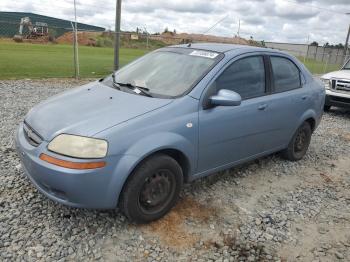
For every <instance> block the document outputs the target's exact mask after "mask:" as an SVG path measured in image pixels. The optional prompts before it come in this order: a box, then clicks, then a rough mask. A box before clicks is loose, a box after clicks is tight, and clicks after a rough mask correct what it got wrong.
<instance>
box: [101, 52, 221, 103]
mask: <svg viewBox="0 0 350 262" xmlns="http://www.w3.org/2000/svg"><path fill="white" fill-rule="evenodd" d="M219 57H220V56H219V54H218V53H215V52H208V51H200V50H193V49H189V48H187V49H185V48H168V49H166V50H161V51H156V52H152V53H150V54H148V55H145V56H144V57H142V58H140V59H138V60H136V61H135V62H133V63H131V64H129V65H127V66H125V67H124V68H122V69H121V70H120V71H117V72H116V74H115V82H116V83H123V84H129V85H132V86H135V87H142V88H145V89H147V90H148V91H149V93H151V94H153V95H160V96H167V97H176V96H180V95H182V94H184V93H185V92H186V91H187V90H189V89H190V88H192V87H193V85H194V84H196V83H197V81H198V80H199V79H201V77H203V75H204V74H205V73H207V72H208V71H209V70H210V69H211V67H212V66H213V65H214V64H215V63H217V61H218V60H219ZM106 82H109V85H110V84H111V80H109V81H106ZM106 84H107V83H106Z"/></svg>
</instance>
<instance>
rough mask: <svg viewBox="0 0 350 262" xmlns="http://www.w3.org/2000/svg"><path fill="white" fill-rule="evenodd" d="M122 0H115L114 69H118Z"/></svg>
mask: <svg viewBox="0 0 350 262" xmlns="http://www.w3.org/2000/svg"><path fill="white" fill-rule="evenodd" d="M121 10H122V0H117V3H116V13H115V40H114V71H117V70H118V69H119V45H120V15H121Z"/></svg>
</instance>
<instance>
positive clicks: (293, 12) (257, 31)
mask: <svg viewBox="0 0 350 262" xmlns="http://www.w3.org/2000/svg"><path fill="white" fill-rule="evenodd" d="M76 2H77V16H78V22H82V23H88V24H93V25H98V26H103V27H105V28H106V29H114V21H115V2H116V0H76ZM0 11H21V12H33V13H38V14H42V15H47V16H53V17H57V18H62V19H68V20H72V19H73V18H74V8H73V0H60V1H49V0H35V1H33V0H21V1H13V0H0ZM347 12H349V13H350V0H215V1H214V0H212V1H210V0H122V16H121V21H122V26H121V28H122V30H135V29H136V27H139V28H146V30H147V31H148V32H150V33H155V32H162V31H163V30H164V28H166V27H167V28H169V30H174V29H176V31H177V32H187V33H203V32H206V31H208V29H210V28H211V27H212V26H213V25H214V24H215V23H216V22H218V21H220V20H222V21H221V22H220V23H218V24H217V25H216V26H215V27H213V28H212V29H211V30H209V31H208V32H207V33H208V34H213V35H219V36H228V37H230V36H231V37H232V36H234V35H236V34H237V31H238V23H239V21H240V24H241V27H240V36H241V37H243V38H249V37H250V36H252V37H253V38H254V39H256V40H264V41H274V42H288V43H307V41H308V39H309V42H312V41H317V42H318V43H319V44H324V43H326V42H328V43H330V44H338V43H344V42H345V37H346V33H347V29H348V26H349V23H350V15H346V14H345V13H347Z"/></svg>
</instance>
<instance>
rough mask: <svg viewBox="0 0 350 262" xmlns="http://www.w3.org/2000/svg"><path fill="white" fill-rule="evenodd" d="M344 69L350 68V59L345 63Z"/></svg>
mask: <svg viewBox="0 0 350 262" xmlns="http://www.w3.org/2000/svg"><path fill="white" fill-rule="evenodd" d="M343 69H345V70H350V60H348V62H346V64H345V65H344V67H343Z"/></svg>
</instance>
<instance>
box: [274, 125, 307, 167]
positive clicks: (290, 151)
mask: <svg viewBox="0 0 350 262" xmlns="http://www.w3.org/2000/svg"><path fill="white" fill-rule="evenodd" d="M311 135H312V130H311V126H310V124H309V123H308V122H304V123H303V124H302V125H301V126H300V127H299V128H298V130H297V131H296V132H295V134H294V136H293V137H292V140H291V141H290V142H289V145H288V147H287V148H286V149H285V150H283V151H282V152H281V153H282V156H283V158H285V159H287V160H290V161H298V160H300V159H302V158H303V157H304V156H305V154H306V152H307V149H308V148H309V145H310V141H311Z"/></svg>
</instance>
